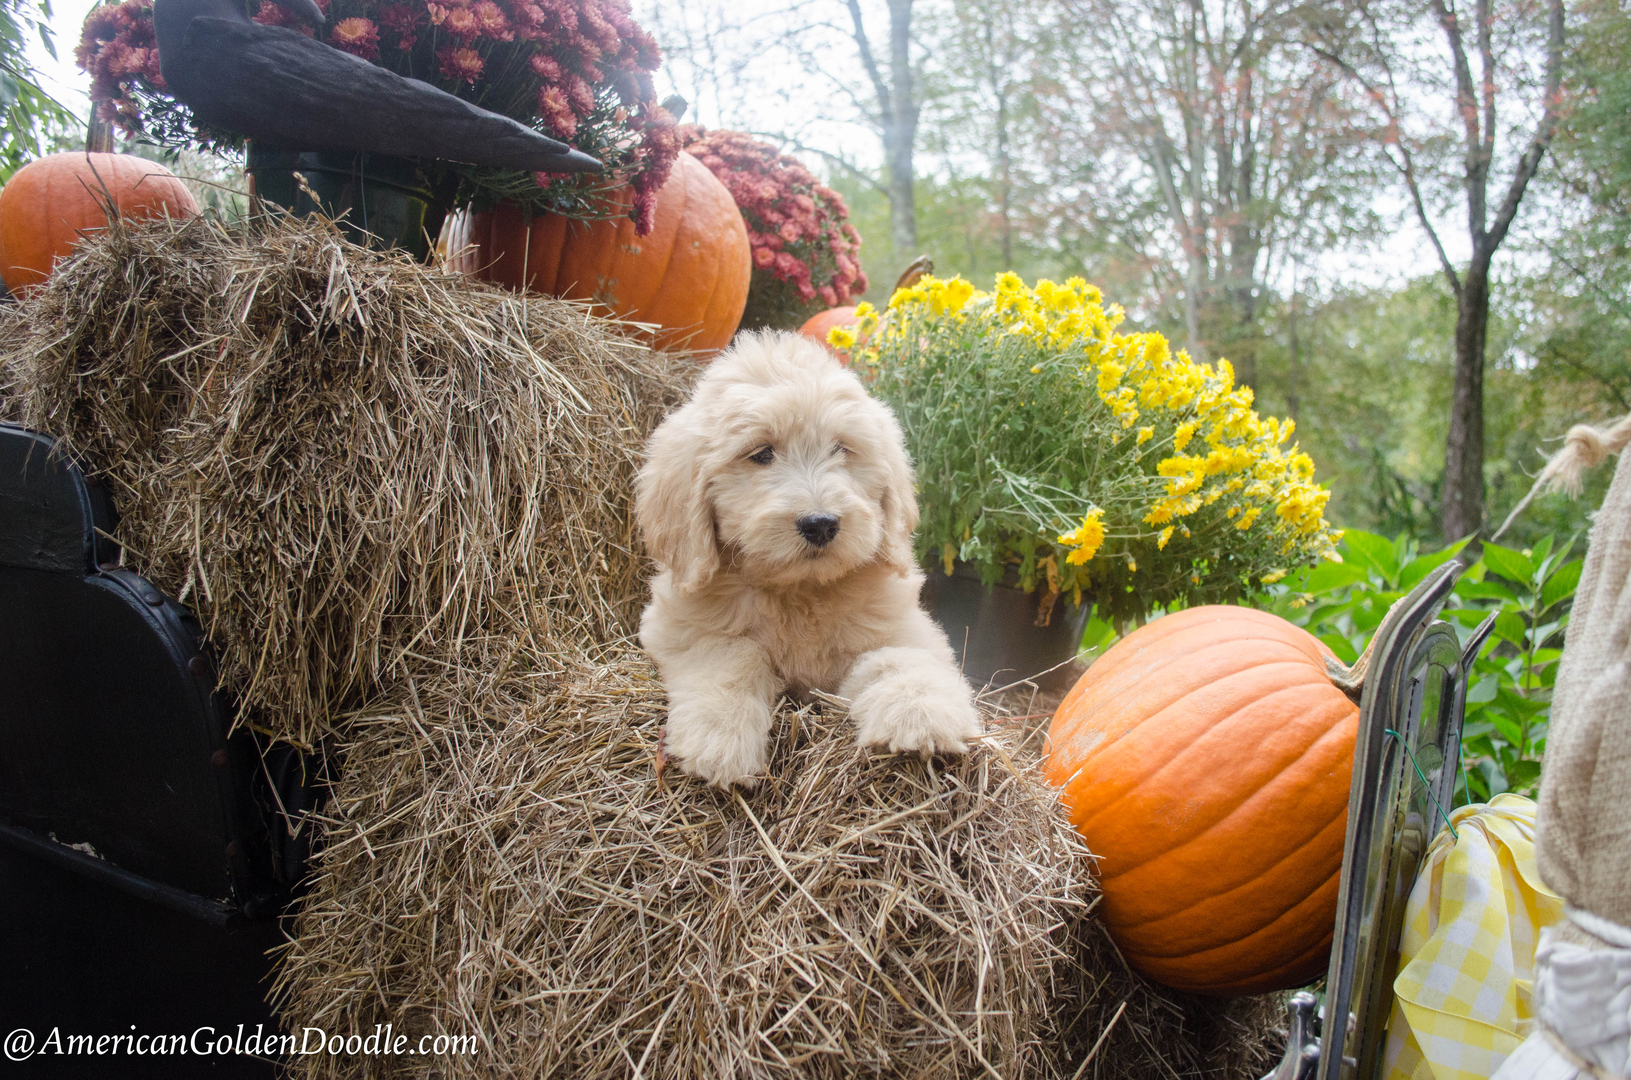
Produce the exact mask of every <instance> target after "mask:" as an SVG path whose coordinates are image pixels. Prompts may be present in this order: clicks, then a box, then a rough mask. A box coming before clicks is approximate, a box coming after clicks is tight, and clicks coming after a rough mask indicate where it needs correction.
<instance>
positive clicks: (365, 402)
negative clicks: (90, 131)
mask: <svg viewBox="0 0 1631 1080" xmlns="http://www.w3.org/2000/svg"><path fill="white" fill-rule="evenodd" d="M7 322H8V325H7V326H6V327H5V330H4V335H3V341H0V346H3V351H4V354H5V355H7V356H8V367H9V368H10V370H11V375H10V377H9V381H10V382H12V383H13V384H15V385H14V386H13V389H12V396H13V397H14V401H13V404H12V411H13V412H14V413H16V414H17V415H18V417H19V418H20V419H21V420H22V421H23V422H24V423H26V424H28V425H29V426H32V427H35V428H38V429H40V430H44V431H49V432H51V433H52V434H54V435H57V436H58V437H60V438H61V439H62V441H63V443H64V445H65V447H66V448H67V449H68V450H69V451H70V452H71V453H74V454H76V455H78V456H79V457H80V458H81V459H82V460H84V461H86V462H88V463H90V464H91V465H92V466H93V467H94V468H95V469H96V470H97V471H98V472H99V473H100V474H101V476H102V478H103V479H104V480H105V481H107V482H108V483H109V484H111V485H112V490H113V494H114V498H115V501H116V502H117V504H118V505H119V506H120V508H121V510H122V512H123V520H122V521H121V523H120V526H119V538H120V539H121V540H122V541H123V542H124V545H125V550H126V557H127V561H128V562H130V563H133V564H134V566H135V567H136V568H137V569H138V570H140V571H141V572H142V573H143V574H145V575H146V576H148V577H150V578H152V579H153V580H154V581H156V582H157V583H159V584H160V585H162V586H163V587H164V588H165V589H167V590H168V591H169V592H171V594H172V595H175V596H177V597H179V598H180V599H182V600H183V601H185V602H187V603H190V604H192V605H193V606H194V607H195V608H197V609H198V611H199V612H200V614H201V617H202V619H203V621H204V624H205V626H206V628H207V630H208V632H209V635H210V638H211V640H212V641H213V642H214V643H215V646H216V649H217V652H218V654H219V659H220V663H221V677H222V681H223V682H224V683H225V685H227V686H228V687H230V688H231V689H232V690H233V691H234V692H235V694H236V695H237V697H238V700H239V701H240V702H241V703H242V704H243V705H244V706H245V707H247V709H248V717H249V718H250V719H252V720H253V721H255V722H256V723H257V724H258V725H263V726H264V727H265V728H266V729H267V730H268V731H270V732H272V733H273V734H275V735H277V736H279V737H282V738H286V739H289V740H290V741H293V742H295V743H297V744H299V745H303V746H310V745H312V744H313V743H314V742H315V741H316V740H317V739H318V738H319V737H321V736H322V735H324V734H326V733H328V732H329V731H331V730H332V728H333V724H334V718H335V717H337V716H339V715H341V714H343V713H344V712H345V711H347V710H349V709H355V708H357V707H358V706H360V705H362V704H363V703H365V702H366V701H368V700H370V699H371V698H372V697H374V696H377V695H378V694H379V693H381V692H382V691H383V690H384V689H385V687H386V684H387V683H388V682H389V681H390V679H392V678H394V677H395V673H396V672H397V671H398V670H399V669H400V668H402V667H403V666H404V664H405V663H406V664H407V665H408V666H413V665H414V664H418V663H429V664H433V665H434V664H436V663H438V662H440V663H447V662H450V660H451V658H452V657H454V656H457V655H461V654H462V653H464V651H465V650H466V649H467V647H468V646H469V645H471V644H472V643H473V642H480V641H483V640H485V641H486V642H487V645H486V648H487V649H488V651H489V653H490V654H491V655H489V657H488V658H487V661H486V662H487V663H489V664H491V665H493V666H495V667H498V668H502V666H503V664H504V662H505V659H504V657H505V655H507V654H509V653H513V652H514V650H515V647H516V642H517V641H521V640H526V641H528V642H530V643H532V644H533V645H537V644H540V643H544V644H546V645H547V646H549V647H546V648H543V649H537V648H534V649H532V653H533V655H532V657H531V659H532V660H533V661H535V662H541V663H544V664H545V665H547V666H548V667H550V668H553V669H554V670H560V669H561V665H562V664H563V663H564V661H563V660H562V659H561V658H560V656H559V655H558V653H559V652H560V649H561V648H565V649H566V651H567V652H568V653H575V652H576V646H575V645H571V646H563V645H562V644H561V643H563V642H564V643H574V642H578V641H581V640H584V639H598V640H605V639H607V638H609V637H616V636H619V635H621V634H623V633H626V632H627V631H628V629H629V628H630V626H631V625H632V623H631V619H632V617H633V616H634V614H635V613H636V605H637V602H638V599H637V598H638V594H639V590H640V582H639V574H640V559H639V557H638V556H637V555H636V554H635V553H634V540H633V536H632V531H631V524H630V516H629V512H628V498H627V490H628V486H629V482H630V478H631V476H632V472H633V469H634V467H635V463H636V455H637V454H638V451H639V447H640V444H641V442H642V441H643V439H644V436H645V434H646V433H647V432H648V431H649V430H650V427H651V426H652V424H653V422H654V420H655V418H656V416H657V415H659V414H660V413H661V411H662V409H663V406H664V404H665V401H666V400H667V399H668V398H670V397H671V396H672V394H669V393H666V392H665V391H667V390H670V389H677V387H678V385H679V384H680V383H681V382H683V377H684V374H685V372H684V370H683V368H685V367H686V366H688V365H684V364H679V365H676V364H675V362H674V361H672V360H669V359H666V358H662V357H659V356H655V355H654V354H652V353H649V352H647V351H646V350H645V349H643V348H641V347H640V346H638V345H636V344H635V343H633V342H632V341H630V340H628V339H626V338H625V337H623V336H621V335H620V334H619V333H617V332H616V326H615V324H611V323H607V322H605V321H604V320H599V319H594V318H591V317H590V316H589V315H588V314H587V312H586V311H585V309H583V308H581V307H578V306H574V305H571V304H566V303H561V302H558V301H553V300H539V299H536V298H534V299H530V300H529V299H526V298H522V297H517V296H514V295H512V294H510V293H508V292H505V291H502V290H500V289H497V288H494V287H485V286H477V285H472V284H471V283H470V282H468V281H467V280H466V279H464V278H462V277H460V276H458V275H454V274H443V273H435V272H431V271H427V270H425V269H424V268H422V267H420V266H417V265H415V264H413V263H411V262H409V261H408V260H406V259H405V258H402V257H392V256H388V255H383V254H380V253H376V252H370V251H366V250H364V249H361V248H358V247H356V246H354V245H351V244H348V243H346V242H345V241H344V240H342V239H341V238H340V236H339V235H338V233H337V232H336V230H335V229H334V228H333V227H332V226H331V225H329V224H327V223H324V222H321V221H315V220H305V221H287V220H286V221H283V222H281V223H279V224H277V225H275V226H274V227H270V228H266V229H262V230H258V231H256V232H255V233H254V234H252V235H251V234H246V233H245V232H243V231H242V229H241V227H240V228H228V227H227V226H224V225H222V224H220V223H219V222H217V221H215V220H214V219H212V218H209V217H198V218H194V219H192V220H191V221H188V222H186V223H185V224H169V223H159V224H155V225H150V226H144V227H140V228H120V229H115V230H112V231H110V233H109V234H107V235H105V236H104V237H103V238H101V239H99V240H98V241H96V242H95V243H91V244H86V245H82V246H81V249H80V253H79V254H78V255H77V256H76V257H75V258H74V259H73V260H71V261H70V262H69V263H67V264H66V265H64V266H63V267H62V268H61V269H60V270H59V271H58V273H57V274H56V275H54V276H53V278H52V279H51V284H50V286H49V287H48V288H46V289H44V290H42V291H41V292H40V294H39V295H38V296H36V297H35V298H33V299H31V300H29V301H28V302H27V303H25V304H23V305H21V306H20V308H19V309H18V311H17V312H16V313H14V314H13V315H12V317H11V318H10V319H8V320H7ZM6 382H7V377H6V376H4V375H0V390H3V388H4V386H5V383H6Z"/></svg>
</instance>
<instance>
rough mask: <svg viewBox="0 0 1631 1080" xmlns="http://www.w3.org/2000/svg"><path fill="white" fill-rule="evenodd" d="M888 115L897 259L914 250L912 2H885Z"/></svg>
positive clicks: (892, 229)
mask: <svg viewBox="0 0 1631 1080" xmlns="http://www.w3.org/2000/svg"><path fill="white" fill-rule="evenodd" d="M889 81H890V83H891V84H892V86H891V90H892V92H891V94H890V115H889V116H887V117H885V118H884V122H885V125H886V127H885V130H884V158H885V162H884V164H885V166H886V167H887V168H888V171H889V185H888V186H889V231H890V236H891V239H892V240H893V241H894V245H895V254H896V256H897V257H899V258H907V257H909V256H911V254H912V253H913V251H915V250H916V248H917V201H916V193H915V192H914V191H913V186H912V185H913V180H914V179H915V176H914V172H913V165H912V149H913V146H914V144H915V143H916V142H917V95H916V93H915V92H914V87H913V86H912V0H889Z"/></svg>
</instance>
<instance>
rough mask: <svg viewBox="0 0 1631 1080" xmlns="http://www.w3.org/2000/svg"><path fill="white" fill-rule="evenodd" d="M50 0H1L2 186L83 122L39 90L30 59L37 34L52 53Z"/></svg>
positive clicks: (0, 166) (0, 131)
mask: <svg viewBox="0 0 1631 1080" xmlns="http://www.w3.org/2000/svg"><path fill="white" fill-rule="evenodd" d="M50 20H51V4H50V0H39V4H38V5H37V6H36V5H35V4H33V3H29V2H28V0H0V109H3V110H4V118H3V120H0V184H3V183H5V182H6V181H7V180H10V179H11V175H12V174H13V173H15V172H16V171H17V170H18V169H20V168H22V167H23V166H24V165H26V164H28V162H30V161H32V160H33V159H34V158H36V157H39V156H40V155H41V154H44V153H49V152H51V150H53V149H55V147H54V146H53V142H54V140H55V139H56V138H57V137H58V136H60V134H61V133H62V131H63V129H66V128H70V127H75V126H78V125H80V124H82V123H83V121H81V120H79V119H78V118H77V117H75V116H74V114H73V113H72V112H70V111H69V110H68V109H67V108H65V107H64V106H63V105H62V104H60V103H59V102H58V101H57V100H56V99H55V98H53V97H51V95H50V94H47V93H46V92H45V91H44V90H42V89H40V85H39V76H38V74H37V73H36V72H35V70H34V67H33V65H32V64H30V63H29V61H28V53H27V47H28V40H29V38H30V37H34V36H38V38H39V39H40V42H41V44H42V45H44V46H45V49H46V51H48V52H49V53H50V54H51V55H52V56H56V54H57V53H56V43H55V42H54V41H53V40H52V36H51V28H50Z"/></svg>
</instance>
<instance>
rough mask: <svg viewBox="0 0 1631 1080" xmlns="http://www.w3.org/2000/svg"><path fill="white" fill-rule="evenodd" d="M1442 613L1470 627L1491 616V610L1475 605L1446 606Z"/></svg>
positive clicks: (1447, 617)
mask: <svg viewBox="0 0 1631 1080" xmlns="http://www.w3.org/2000/svg"><path fill="white" fill-rule="evenodd" d="M1441 614H1442V615H1443V616H1444V617H1445V618H1446V619H1454V620H1455V621H1456V622H1458V623H1460V624H1461V625H1462V626H1465V627H1467V628H1468V629H1472V628H1474V627H1476V626H1477V625H1478V624H1479V623H1481V622H1483V621H1484V620H1485V619H1487V618H1489V612H1487V611H1485V610H1484V609H1482V608H1475V607H1456V608H1445V609H1444V611H1443V612H1441Z"/></svg>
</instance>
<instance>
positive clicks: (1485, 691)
mask: <svg viewBox="0 0 1631 1080" xmlns="http://www.w3.org/2000/svg"><path fill="white" fill-rule="evenodd" d="M1499 686H1500V680H1499V679H1497V678H1496V677H1495V676H1493V675H1485V676H1484V677H1483V678H1482V679H1479V680H1478V682H1477V684H1476V685H1475V686H1473V688H1472V689H1471V690H1468V691H1467V704H1468V705H1481V704H1483V703H1484V702H1486V701H1494V700H1495V692H1496V690H1497V689H1498V688H1499ZM1463 735H1465V733H1464V732H1463Z"/></svg>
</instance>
